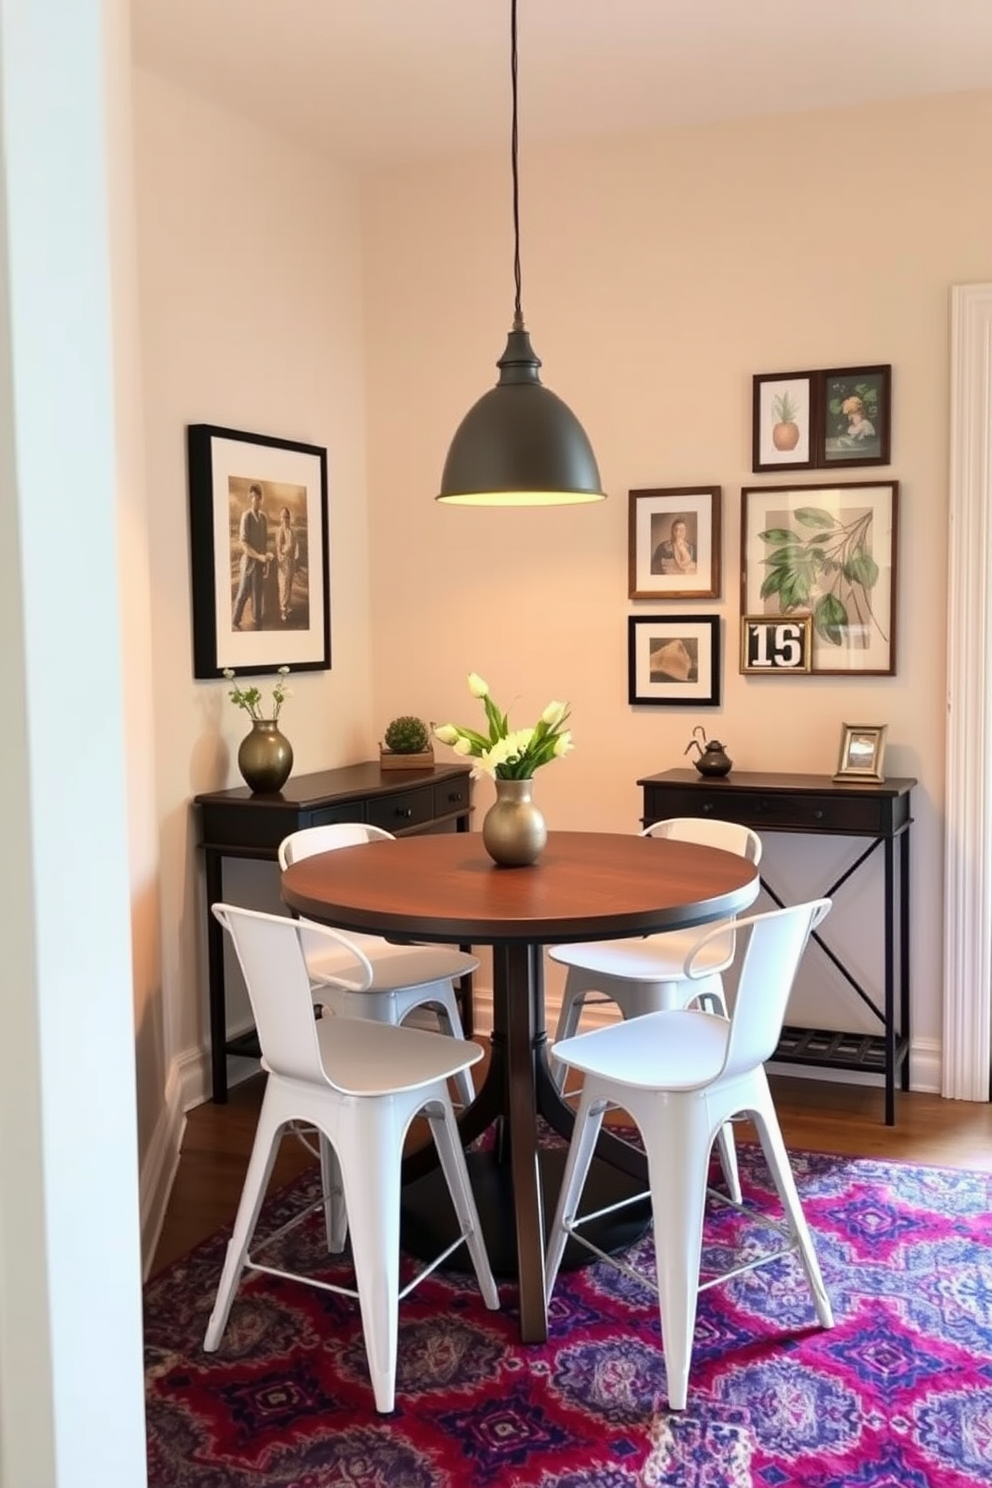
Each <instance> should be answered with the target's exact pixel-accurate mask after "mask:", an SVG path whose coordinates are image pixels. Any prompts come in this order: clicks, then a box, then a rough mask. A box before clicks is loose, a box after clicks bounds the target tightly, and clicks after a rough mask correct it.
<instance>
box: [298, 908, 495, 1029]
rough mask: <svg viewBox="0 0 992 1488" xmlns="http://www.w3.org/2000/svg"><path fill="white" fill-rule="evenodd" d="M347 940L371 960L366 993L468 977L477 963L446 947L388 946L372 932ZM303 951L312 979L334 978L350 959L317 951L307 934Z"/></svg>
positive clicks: (410, 987)
mask: <svg viewBox="0 0 992 1488" xmlns="http://www.w3.org/2000/svg"><path fill="white" fill-rule="evenodd" d="M303 923H304V924H309V923H311V922H310V921H304V922H303ZM348 939H349V940H350V941H352V942H353V943H354V944H356V945H357V946H359V948H360V949H361V950H363V951H364V952H365V954H366V956H368V958H369V960H370V961H371V963H372V985H371V987H368V988H367V989H366V990H367V991H369V992H400V991H406V990H407V989H409V990H410V991H414V990H418V991H419V990H422V989H423V988H425V987H431V986H433V985H434V984H435V983H436V982H448V981H450V980H451V978H452V977H462V976H470V975H471V973H472V972H473V971H476V970H477V969H478V965H479V962H478V959H477V958H476V957H475V956H469V955H467V954H466V953H465V952H463V951H452V950H450V949H449V948H448V947H447V946H437V947H436V948H435V947H434V946H401V945H390V943H389V942H388V941H384V940H379V939H377V937H376V936H374V935H349V936H348ZM304 950H305V951H306V956H307V968H308V970H309V972H310V978H311V980H312V981H314V982H323V981H336V980H337V979H338V978H339V976H340V974H341V970H342V967H344V966H345V965H347V963H348V960H349V958H348V957H347V956H342V955H341V954H340V953H338V952H337V951H336V950H333V949H332V950H323V949H321V950H317V949H316V943H314V942H310V941H309V940H308V939H307V937H306V936H305V937H304ZM352 964H354V963H353V962H352ZM458 1036H460V1035H458Z"/></svg>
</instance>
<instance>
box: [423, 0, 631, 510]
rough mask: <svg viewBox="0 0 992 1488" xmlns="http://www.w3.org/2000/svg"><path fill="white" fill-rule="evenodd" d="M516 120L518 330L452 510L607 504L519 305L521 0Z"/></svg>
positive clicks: (459, 463)
mask: <svg viewBox="0 0 992 1488" xmlns="http://www.w3.org/2000/svg"><path fill="white" fill-rule="evenodd" d="M510 80H511V88H512V95H513V122H512V133H511V150H510V157H511V163H512V169H513V276H514V282H515V286H516V299H515V305H514V314H513V329H512V330H511V331H510V333H509V336H508V338H507V343H506V350H505V351H504V353H503V355H502V356H501V357H500V359H499V361H498V363H497V366H498V367H499V370H500V376H499V381H498V382H497V384H496V386H495V387H494V388H490V390H489V391H488V392H487V393H484V394H483V395H482V397H481V398H480V399H479V400H478V402H477V403H474V404H473V406H472V407H471V408H470V409H469V411H468V413H467V414H466V415H465V417H464V418H463V419H462V421H461V423H460V424H459V426H458V428H457V429H456V430H455V436H454V438H453V439H452V441H451V447H450V449H449V450H448V457H447V459H446V460H445V462H444V473H443V475H442V477H441V490H440V492H439V493H438V496H437V497H436V500H438V501H444V502H446V503H448V504H449V505H452V506H573V505H579V504H583V503H588V502H593V501H603V500H605V498H606V493H605V492H604V491H603V489H602V484H601V481H600V476H599V467H598V466H597V464H596V456H595V455H594V454H593V451H592V445H591V444H590V443H589V439H588V436H587V435H586V432H585V430H584V429H583V427H582V425H581V424H580V423H579V421H578V419H577V418H576V417H575V414H574V413H573V412H572V410H571V409H570V408H569V407H568V405H567V404H566V403H563V402H562V400H561V398H559V397H557V396H556V394H554V393H553V392H551V390H550V389H549V388H546V387H545V386H544V385H543V383H542V382H541V379H540V375H539V372H538V369H539V368H540V365H541V361H540V358H539V357H538V356H537V355H536V353H535V352H534V349H533V347H532V346H531V344H530V336H529V335H528V334H527V330H526V328H525V326H524V318H523V310H522V308H521V273H520V204H519V176H518V167H517V144H518V139H517V0H510Z"/></svg>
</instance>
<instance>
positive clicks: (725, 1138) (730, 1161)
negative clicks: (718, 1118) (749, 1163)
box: [716, 1121, 743, 1204]
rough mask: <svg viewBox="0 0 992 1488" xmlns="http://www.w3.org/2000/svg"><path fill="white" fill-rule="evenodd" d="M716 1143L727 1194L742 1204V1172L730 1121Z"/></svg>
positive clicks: (720, 1131)
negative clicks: (738, 1164) (738, 1165)
mask: <svg viewBox="0 0 992 1488" xmlns="http://www.w3.org/2000/svg"><path fill="white" fill-rule="evenodd" d="M716 1143H717V1147H718V1149H719V1152H720V1166H721V1168H722V1169H723V1177H724V1181H725V1182H726V1185H727V1192H728V1193H729V1195H730V1197H731V1198H732V1199H733V1201H734V1203H735V1204H740V1203H741V1202H742V1197H743V1196H742V1194H741V1175H740V1170H739V1169H738V1167H737V1144H736V1142H735V1140H734V1128H733V1127H732V1126H731V1124H730V1122H729V1121H725V1122H724V1123H723V1125H722V1126H721V1128H720V1130H719V1131H718V1132H717V1134H716Z"/></svg>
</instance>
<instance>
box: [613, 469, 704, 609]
mask: <svg viewBox="0 0 992 1488" xmlns="http://www.w3.org/2000/svg"><path fill="white" fill-rule="evenodd" d="M721 497H722V491H721V488H720V487H719V486H673V487H670V488H667V489H665V490H657V491H631V492H630V496H629V507H628V524H627V531H628V544H627V563H628V593H629V596H630V598H631V599H716V598H717V597H718V596H719V593H720V505H721Z"/></svg>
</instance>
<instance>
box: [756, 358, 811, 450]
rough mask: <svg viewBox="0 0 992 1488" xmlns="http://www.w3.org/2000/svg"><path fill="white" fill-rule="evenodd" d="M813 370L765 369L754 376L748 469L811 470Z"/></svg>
mask: <svg viewBox="0 0 992 1488" xmlns="http://www.w3.org/2000/svg"><path fill="white" fill-rule="evenodd" d="M815 377H816V374H815V373H814V372H767V373H759V374H757V375H756V376H755V378H754V387H753V393H752V412H751V421H752V458H751V469H752V470H754V471H755V472H756V473H759V472H761V471H766V470H810V469H811V468H812V466H813V464H814V456H815V451H816V443H815V430H814V423H815V417H816V405H815V401H814V397H813V391H814V380H815Z"/></svg>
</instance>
